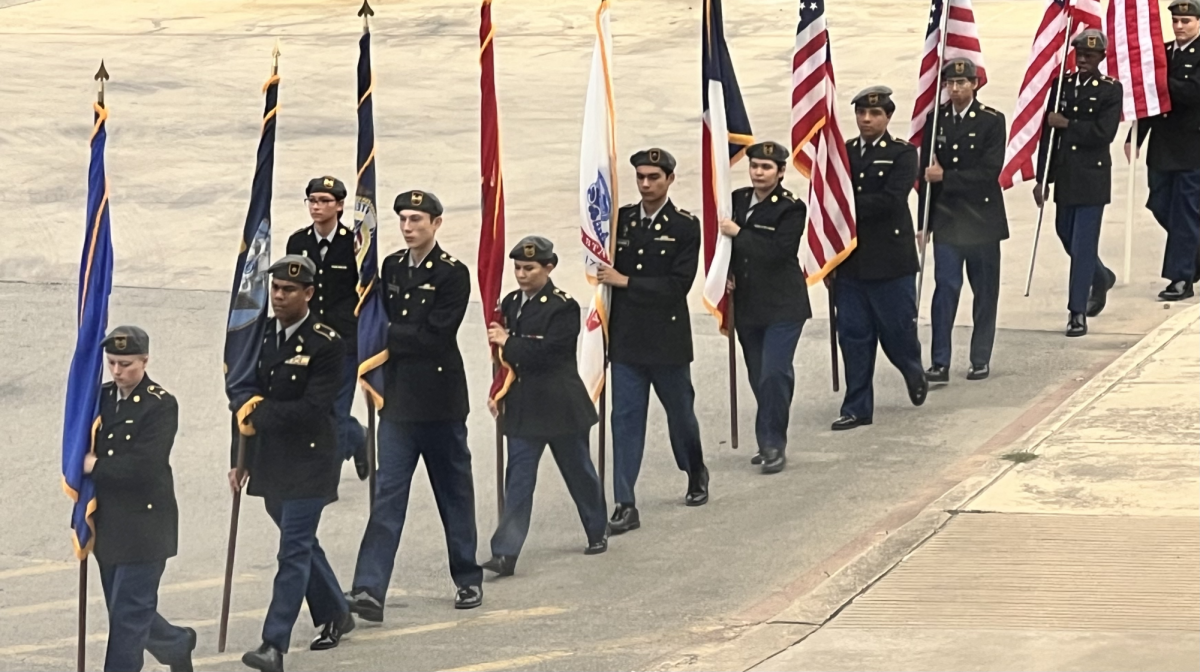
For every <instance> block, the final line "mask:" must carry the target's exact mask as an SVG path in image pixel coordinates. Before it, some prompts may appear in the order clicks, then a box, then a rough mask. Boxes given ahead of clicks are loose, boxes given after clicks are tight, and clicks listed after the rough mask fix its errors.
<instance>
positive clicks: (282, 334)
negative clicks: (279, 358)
mask: <svg viewBox="0 0 1200 672" xmlns="http://www.w3.org/2000/svg"><path fill="white" fill-rule="evenodd" d="M285 341H287V332H286V331H280V332H279V337H278V338H277V339H276V341H275V342H276V343H278V346H277V347H278V348H279V351H280V352H283V344H284V342H285Z"/></svg>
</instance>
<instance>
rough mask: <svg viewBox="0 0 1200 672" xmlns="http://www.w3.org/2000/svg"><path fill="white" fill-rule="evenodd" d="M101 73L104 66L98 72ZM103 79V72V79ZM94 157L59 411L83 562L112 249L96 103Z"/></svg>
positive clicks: (101, 114)
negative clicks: (86, 463)
mask: <svg viewBox="0 0 1200 672" xmlns="http://www.w3.org/2000/svg"><path fill="white" fill-rule="evenodd" d="M101 69H102V71H103V68H101ZM105 77H107V74H106V75H105ZM94 111H95V115H94V123H93V126H92V138H91V146H92V158H91V164H90V165H89V166H88V195H87V225H86V229H85V230H84V236H83V256H82V258H81V259H80V262H79V295H78V310H79V312H78V314H77V316H76V318H77V320H78V330H77V331H76V334H75V355H74V356H73V357H72V358H71V370H70V374H69V375H68V377H67V399H66V410H65V412H64V413H63V454H62V470H63V490H64V491H65V492H66V493H67V496H69V497H70V498H71V499H73V500H74V501H75V506H74V509H73V511H72V512H71V529H72V531H73V532H72V535H71V539H72V542H73V545H74V547H75V557H77V558H79V559H80V560H83V559H84V558H86V557H87V556H88V554H89V553H90V552H91V550H92V543H93V532H94V531H95V530H94V528H93V526H92V520H91V518H92V513H93V512H94V511H95V510H96V489H95V486H94V485H93V483H92V478H91V477H90V476H88V475H86V474H84V473H83V459H84V457H85V456H86V455H87V454H88V453H90V452H92V447H93V440H94V439H95V433H96V428H97V427H98V426H99V423H100V382H101V377H102V376H103V373H104V351H103V348H102V347H101V345H100V344H101V342H103V341H104V332H105V330H106V329H107V328H108V296H109V294H110V293H111V292H112V270H113V248H112V230H111V227H110V224H109V218H108V178H107V177H106V176H105V174H104V145H105V142H106V140H107V138H108V135H107V132H106V131H105V122H106V121H107V120H108V110H106V109H105V108H104V106H103V105H101V104H99V103H96V104H95V105H94Z"/></svg>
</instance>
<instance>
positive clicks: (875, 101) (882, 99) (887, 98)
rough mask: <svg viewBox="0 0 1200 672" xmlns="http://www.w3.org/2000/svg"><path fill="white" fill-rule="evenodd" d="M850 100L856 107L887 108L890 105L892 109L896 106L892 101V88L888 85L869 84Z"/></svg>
mask: <svg viewBox="0 0 1200 672" xmlns="http://www.w3.org/2000/svg"><path fill="white" fill-rule="evenodd" d="M850 102H851V104H853V105H854V106H855V107H881V108H883V109H885V110H886V109H888V106H889V105H890V106H891V107H892V109H895V107H896V104H895V103H894V102H892V90H891V89H889V88H888V87H886V86H868V87H867V88H865V89H863V90H862V91H859V92H858V95H856V96H854V99H853V100H851V101H850Z"/></svg>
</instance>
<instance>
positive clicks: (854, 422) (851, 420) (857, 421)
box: [830, 415, 871, 432]
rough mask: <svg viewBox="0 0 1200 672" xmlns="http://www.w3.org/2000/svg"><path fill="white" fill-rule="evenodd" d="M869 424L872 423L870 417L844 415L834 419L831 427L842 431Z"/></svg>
mask: <svg viewBox="0 0 1200 672" xmlns="http://www.w3.org/2000/svg"><path fill="white" fill-rule="evenodd" d="M869 424H871V419H870V418H860V417H858V416H857V415H843V416H842V417H840V418H838V419H837V420H834V421H833V425H832V426H831V427H830V429H832V430H833V431H835V432H840V431H843V430H846V429H854V428H855V427H862V426H864V425H869Z"/></svg>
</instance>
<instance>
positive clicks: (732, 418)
mask: <svg viewBox="0 0 1200 672" xmlns="http://www.w3.org/2000/svg"><path fill="white" fill-rule="evenodd" d="M725 300H726V301H728V302H729V303H728V304H726V305H728V307H729V310H728V313H729V325H728V329H727V330H726V334H727V336H728V337H729V445H731V446H733V449H734V450H737V448H738V398H737V331H736V326H735V324H734V319H735V318H734V316H733V292H726V293H725Z"/></svg>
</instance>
